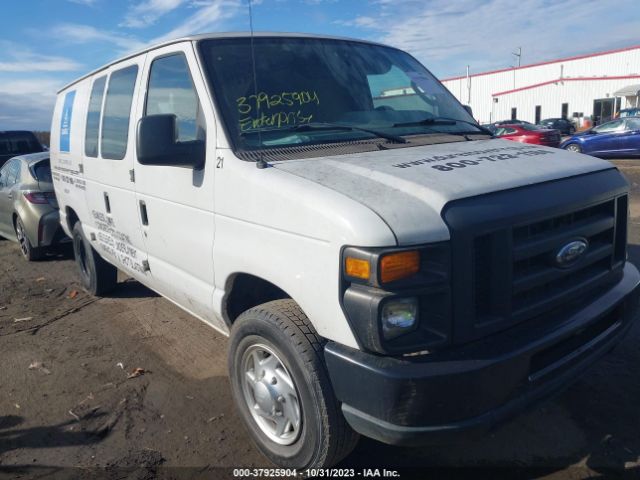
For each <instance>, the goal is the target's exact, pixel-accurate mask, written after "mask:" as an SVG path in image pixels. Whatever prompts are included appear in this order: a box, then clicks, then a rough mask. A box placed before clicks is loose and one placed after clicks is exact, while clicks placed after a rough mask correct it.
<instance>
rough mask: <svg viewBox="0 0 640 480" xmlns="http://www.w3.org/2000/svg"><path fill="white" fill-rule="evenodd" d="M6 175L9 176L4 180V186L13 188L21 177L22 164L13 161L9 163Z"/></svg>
mask: <svg viewBox="0 0 640 480" xmlns="http://www.w3.org/2000/svg"><path fill="white" fill-rule="evenodd" d="M5 173H6V175H7V176H6V178H3V181H4V186H5V187H11V186H13V185H15V183H16V182H17V181H18V177H19V175H20V162H19V161H18V160H11V161H10V162H9V163H7V169H6V172H5ZM3 177H4V173H3Z"/></svg>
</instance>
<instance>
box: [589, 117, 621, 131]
mask: <svg viewBox="0 0 640 480" xmlns="http://www.w3.org/2000/svg"><path fill="white" fill-rule="evenodd" d="M623 128H624V120H614V121H613V122H608V123H603V124H602V125H600V126H597V127H595V128H594V129H593V130H594V131H595V132H599V133H606V132H616V131H618V130H622V129H623Z"/></svg>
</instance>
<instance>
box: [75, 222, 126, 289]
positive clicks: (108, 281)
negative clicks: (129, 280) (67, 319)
mask: <svg viewBox="0 0 640 480" xmlns="http://www.w3.org/2000/svg"><path fill="white" fill-rule="evenodd" d="M73 254H74V256H75V259H76V264H77V265H78V270H79V272H80V283H81V284H82V287H83V288H84V289H85V290H86V291H87V292H89V293H91V294H92V295H97V296H100V295H104V294H105V293H107V292H109V291H111V290H113V288H114V287H115V286H116V284H117V282H118V270H117V269H116V267H114V266H113V265H111V264H110V263H108V262H107V261H105V260H104V259H103V258H102V257H101V256H100V255H98V252H96V251H95V250H94V249H93V247H92V246H91V244H90V243H89V241H88V240H87V239H86V238H85V236H84V233H83V232H82V225H81V224H80V222H76V224H75V225H74V226H73Z"/></svg>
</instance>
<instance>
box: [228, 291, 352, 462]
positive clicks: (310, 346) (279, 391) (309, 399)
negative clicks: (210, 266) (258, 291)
mask: <svg viewBox="0 0 640 480" xmlns="http://www.w3.org/2000/svg"><path fill="white" fill-rule="evenodd" d="M323 343H324V342H323V340H322V339H321V338H320V337H319V336H318V335H317V333H316V332H315V330H314V328H313V326H312V325H311V323H310V322H309V320H308V319H307V317H306V315H305V314H304V312H302V310H301V309H300V307H299V306H298V305H297V304H296V303H295V302H294V301H293V300H290V299H287V300H276V301H273V302H268V303H265V304H263V305H260V306H258V307H255V308H252V309H250V310H247V311H246V312H244V313H243V314H242V315H240V317H238V319H237V320H236V322H235V323H234V325H233V330H232V332H231V342H230V345H229V376H230V379H231V387H232V392H233V396H234V399H235V401H236V403H237V405H238V407H239V409H240V414H241V417H242V419H243V421H244V424H245V426H246V427H247V430H248V431H249V434H250V436H251V438H252V439H253V441H254V442H255V443H256V445H257V446H258V448H259V449H260V450H261V451H262V453H263V454H264V455H265V456H267V457H268V458H269V459H270V460H271V461H272V462H274V463H276V464H278V465H280V466H282V467H285V468H306V467H327V466H331V465H334V464H336V463H337V462H339V461H340V460H341V459H342V458H344V457H345V456H346V455H348V454H349V453H350V452H351V451H352V450H353V448H354V447H355V445H356V443H357V440H358V434H357V433H355V432H354V431H353V430H352V429H351V427H349V425H348V424H347V423H346V420H345V419H344V417H343V415H342V412H341V410H340V406H339V403H338V401H337V400H336V398H335V395H334V393H333V389H332V387H331V383H330V381H329V376H328V373H327V371H326V367H325V365H324V359H323V355H322V351H323Z"/></svg>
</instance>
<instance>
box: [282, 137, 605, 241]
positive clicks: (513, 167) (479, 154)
mask: <svg viewBox="0 0 640 480" xmlns="http://www.w3.org/2000/svg"><path fill="white" fill-rule="evenodd" d="M272 166H273V167H275V168H277V169H279V170H282V171H285V172H288V173H290V174H293V175H297V176H299V177H302V178H305V179H308V180H311V181H313V182H316V183H318V184H320V185H323V186H325V187H328V188H330V189H332V190H335V191H337V192H340V193H341V194H343V195H346V196H348V197H350V198H352V199H354V200H356V201H358V202H360V203H362V204H363V205H365V206H367V207H368V208H370V209H371V210H373V211H374V212H376V213H377V214H378V215H379V216H380V217H381V218H382V220H384V221H385V222H386V223H387V225H388V226H389V227H390V228H391V230H392V231H393V233H394V234H395V236H396V239H397V242H398V245H411V244H418V243H427V242H437V241H443V240H448V239H449V229H448V228H447V226H446V224H445V223H444V220H443V219H442V216H441V212H442V210H443V208H444V206H445V205H446V204H447V202H450V201H452V200H457V199H460V198H466V197H472V196H475V195H481V194H484V193H489V192H495V191H499V190H505V189H510V188H516V187H522V186H526V185H531V184H535V183H540V182H545V181H549V180H556V179H560V178H565V177H571V176H574V175H581V174H584V173H589V172H594V171H598V170H606V169H610V168H615V167H613V166H612V165H611V164H610V163H609V162H606V161H603V160H599V159H597V158H594V157H590V156H587V155H581V154H577V153H574V152H567V151H565V150H561V149H557V148H550V147H542V146H537V145H528V144H519V143H515V142H511V141H508V140H499V139H491V140H475V141H460V142H454V143H446V144H438V145H428V146H419V147H411V148H397V149H390V150H383V151H376V152H365V153H359V154H350V155H339V156H330V157H319V158H309V159H302V160H286V161H278V162H273V163H272Z"/></svg>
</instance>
